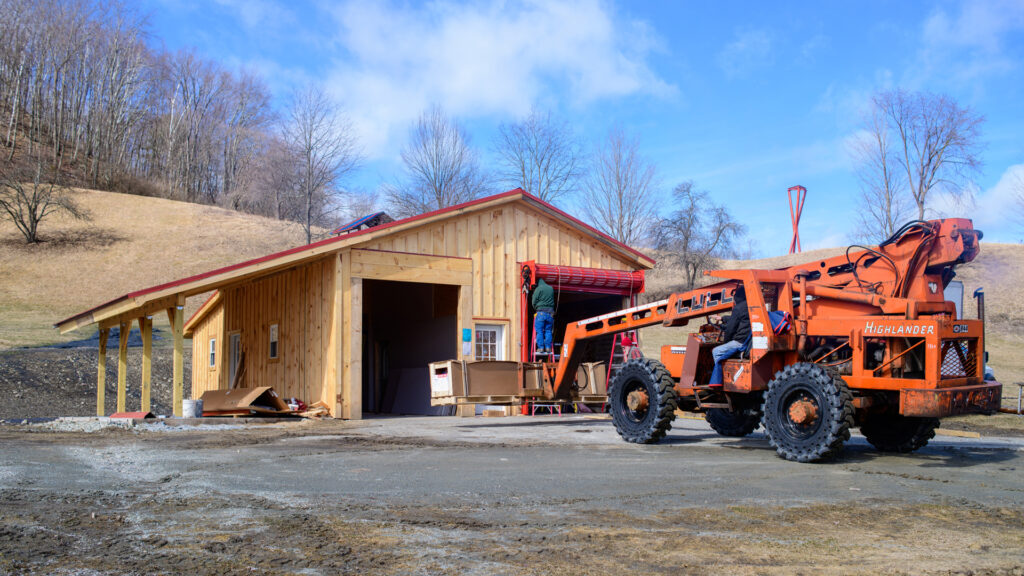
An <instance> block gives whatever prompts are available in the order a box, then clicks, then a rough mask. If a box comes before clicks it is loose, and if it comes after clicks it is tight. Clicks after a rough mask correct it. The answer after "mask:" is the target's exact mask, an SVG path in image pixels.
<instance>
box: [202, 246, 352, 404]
mask: <svg viewBox="0 0 1024 576" xmlns="http://www.w3.org/2000/svg"><path fill="white" fill-rule="evenodd" d="M334 262H335V258H333V257H330V258H325V259H322V260H318V261H316V262H312V263H310V264H306V265H303V266H299V267H297V268H293V269H290V270H286V271H283V272H279V273H276V274H273V275H271V276H267V277H265V278H260V279H257V280H253V281H250V282H246V283H244V284H241V285H238V286H234V287H230V288H226V289H224V290H222V300H221V305H220V308H219V309H218V311H217V312H214V313H211V314H210V315H209V316H208V317H207V318H206V319H204V320H203V321H202V322H201V323H200V324H199V325H197V326H196V329H195V332H194V334H195V337H194V340H193V345H192V346H193V354H194V355H195V356H193V357H195V358H205V354H206V353H207V352H206V348H204V347H206V346H208V344H207V340H208V338H209V336H208V335H207V333H208V332H210V331H212V330H219V332H220V336H219V337H218V339H219V340H222V341H223V342H222V344H221V345H219V346H218V348H219V349H220V358H219V359H218V361H217V363H218V369H217V370H216V371H209V370H205V371H204V370H203V369H202V367H199V368H200V369H198V370H197V369H193V377H192V382H193V384H192V385H193V394H202V392H203V391H205V390H210V389H217V388H220V389H226V388H227V387H228V385H229V382H228V374H229V373H230V370H229V367H228V366H227V364H226V362H227V361H228V343H227V336H226V335H227V334H231V333H232V332H235V331H238V332H239V333H240V334H241V345H242V351H243V352H244V354H245V360H244V362H245V374H244V376H243V381H242V383H241V384H242V386H244V387H256V386H273V387H274V390H275V391H277V393H278V394H279V395H281V396H282V397H285V398H290V397H295V398H299V399H301V400H303V401H305V402H307V403H313V402H317V401H323V402H327V401H328V397H329V396H333V390H334V389H333V381H332V380H331V378H332V377H334V375H335V374H336V371H335V370H336V367H335V366H334V364H335V363H336V360H335V355H334V354H332V353H331V351H332V350H333V348H332V345H333V340H332V338H331V328H332V326H334V323H333V315H334V282H335V274H334ZM220 317H222V318H223V320H222V321H220V320H218V318H220ZM271 324H277V325H278V358H277V360H271V359H270V325H271ZM220 325H222V328H218V326H220ZM200 353H201V354H203V356H198V354H200ZM203 366H205V364H204V365H203ZM197 390H198V392H197ZM328 405H333V399H332V400H331V402H330V403H328Z"/></svg>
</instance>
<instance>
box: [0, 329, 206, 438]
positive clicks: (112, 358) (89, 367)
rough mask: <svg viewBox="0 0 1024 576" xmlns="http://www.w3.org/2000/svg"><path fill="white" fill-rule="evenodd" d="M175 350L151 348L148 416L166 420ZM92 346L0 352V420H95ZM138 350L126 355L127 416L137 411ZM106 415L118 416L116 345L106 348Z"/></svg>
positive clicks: (188, 356) (188, 363)
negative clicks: (61, 417) (67, 417)
mask: <svg viewBox="0 0 1024 576" xmlns="http://www.w3.org/2000/svg"><path fill="white" fill-rule="evenodd" d="M173 353H174V349H173V348H172V347H171V346H168V345H166V343H164V342H158V344H156V345H154V347H153V368H152V374H153V382H152V384H151V386H150V410H151V411H152V412H153V413H154V414H170V413H171V412H172V410H171V395H172V392H173V391H172V389H171V373H172V364H171V363H172V361H173ZM97 354H98V352H97V349H96V346H95V345H93V346H90V347H81V348H18V349H12V350H3V351H0V419H15V418H47V417H57V416H95V415H96V359H97ZM191 373H192V348H191V347H190V346H186V347H185V398H190V397H191V396H190V394H189V393H190V390H191V382H192V378H191V376H190V374H191ZM141 374H142V349H141V348H129V349H128V390H127V400H126V403H127V406H126V408H127V409H128V410H129V411H135V410H139V409H140V407H141V405H142V400H141V397H140V393H141V391H140V389H139V382H140V378H141ZM106 388H107V391H106V413H107V414H112V413H114V412H115V411H116V410H117V343H116V341H114V340H111V344H109V345H108V348H107V386H106Z"/></svg>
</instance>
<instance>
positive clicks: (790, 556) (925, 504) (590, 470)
mask: <svg viewBox="0 0 1024 576" xmlns="http://www.w3.org/2000/svg"><path fill="white" fill-rule="evenodd" d="M77 422H80V423H84V422H86V420H79V421H77ZM167 424H171V423H170V422H169V423H165V424H163V425H161V424H146V425H145V426H142V427H131V428H124V429H112V428H106V429H102V430H99V431H97V432H93V433H83V432H75V433H72V432H52V431H48V430H49V429H48V428H47V427H46V426H45V425H42V424H40V425H31V426H11V425H8V426H0V446H2V447H3V448H2V449H0V574H67V575H71V574H75V575H78V574H195V575H205V574H273V575H278V574H281V575H283V574H387V575H391V574H452V575H455V574H459V575H462V574H508V575H526V574H565V575H569V574H595V575H613V574H614V575H618V574H625V573H644V574H740V575H754V574H815V575H817V574H824V575H834V574H915V575H916V574H924V575H950V574H960V575H967V574H972V575H978V576H981V575H989V576H991V575H1021V574H1024V548H1022V547H1021V542H1022V541H1024V489H1022V488H1021V483H1020V471H1021V470H1022V469H1024V441H1022V440H1020V439H1012V438H1010V439H1004V438H984V439H981V440H972V439H964V438H938V439H936V440H935V441H933V442H932V443H931V444H930V445H929V446H928V447H926V448H925V449H923V450H921V451H919V452H917V453H915V454H911V455H884V454H879V453H877V452H875V451H873V450H871V449H870V447H869V446H868V445H867V444H866V442H865V441H864V439H863V438H861V437H858V436H855V437H854V438H853V439H852V440H851V442H850V443H849V446H848V449H847V451H846V453H845V455H844V457H843V458H842V459H841V460H839V461H838V462H834V463H831V464H825V465H806V464H796V463H792V462H787V461H784V460H781V459H779V458H777V457H776V456H775V453H774V451H773V450H772V449H771V447H770V446H769V445H768V442H767V440H766V439H765V438H764V436H763V435H762V434H760V433H755V434H753V435H752V436H751V437H748V438H745V439H733V438H722V437H719V436H717V435H715V434H714V433H713V432H711V430H710V429H709V427H708V426H707V425H706V424H705V423H704V422H702V421H700V420H693V419H679V420H677V422H676V426H675V427H674V428H673V430H672V432H670V434H669V436H668V438H667V441H666V442H664V443H662V444H659V445H655V446H637V445H631V444H626V443H624V442H622V441H621V440H619V439H618V437H617V435H616V434H615V431H614V429H613V428H612V426H611V425H610V422H609V421H608V420H607V419H606V418H604V417H600V416H566V417H558V416H550V417H547V416H545V417H535V418H529V417H521V416H517V417H507V418H451V417H447V418H442V417H435V418H386V419H384V418H381V419H371V420H366V421H362V422H340V421H332V420H326V421H322V422H296V423H274V424H261V425H256V424H250V425H245V426H242V427H237V426H236V427H232V428H230V429H228V428H221V425H220V424H218V425H217V428H206V427H203V426H198V427H189V428H185V427H174V426H168V425H167ZM65 429H73V428H65Z"/></svg>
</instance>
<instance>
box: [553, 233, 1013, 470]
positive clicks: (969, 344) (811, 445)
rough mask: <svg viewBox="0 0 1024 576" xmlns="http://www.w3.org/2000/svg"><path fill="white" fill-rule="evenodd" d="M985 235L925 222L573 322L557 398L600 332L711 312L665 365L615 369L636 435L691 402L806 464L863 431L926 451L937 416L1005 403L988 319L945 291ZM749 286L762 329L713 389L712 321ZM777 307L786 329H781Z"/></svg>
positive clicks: (643, 436)
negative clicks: (987, 374) (991, 378)
mask: <svg viewBox="0 0 1024 576" xmlns="http://www.w3.org/2000/svg"><path fill="white" fill-rule="evenodd" d="M981 236H982V233H981V231H979V230H975V229H974V228H973V226H972V224H971V221H970V220H966V219H945V220H931V221H921V220H918V221H913V222H910V223H908V224H906V225H905V226H903V227H902V228H900V229H899V230H898V231H897V232H896V233H895V234H893V236H892V237H891V238H889V239H888V240H886V241H885V242H882V243H881V244H880V245H879V246H877V247H865V246H851V247H850V248H848V249H847V251H846V253H845V254H844V255H840V256H835V257H833V258H828V259H824V260H816V261H811V262H806V263H803V264H799V265H795V266H790V267H788V268H782V269H778V270H715V271H709V272H706V274H708V275H710V276H714V277H716V278H720V279H721V281H719V282H717V283H715V284H712V285H710V286H705V287H703V288H699V289H696V290H691V291H689V292H683V293H678V294H672V295H671V296H669V297H668V298H667V299H665V300H660V301H658V302H651V303H649V304H644V305H641V306H635V307H632V308H629V309H626V310H620V311H618V312H612V313H609V314H604V315H602V316H597V317H595V318H589V319H585V320H580V321H578V322H573V323H571V324H569V325H568V326H567V327H566V331H565V337H564V340H563V343H562V353H561V358H560V360H559V362H558V364H557V366H555V367H554V369H553V371H551V373H550V376H549V378H548V383H547V385H546V389H545V392H546V395H547V396H548V397H550V398H555V399H567V398H569V397H570V396H571V393H572V384H573V379H574V377H575V374H576V369H577V366H578V365H579V363H580V361H581V358H582V349H583V346H582V345H583V344H584V343H585V342H586V341H587V340H589V339H592V338H596V337H599V336H604V335H608V334H616V333H620V332H626V331H631V330H636V329H639V328H644V327H647V326H654V325H658V324H660V325H663V326H685V325H687V324H688V323H689V322H690V321H692V320H697V319H700V320H702V321H703V325H702V326H701V327H700V328H699V331H698V333H696V334H690V336H689V340H688V341H687V343H686V346H685V348H683V347H680V346H666V347H665V348H664V349H663V351H662V359H661V361H658V360H653V359H646V358H644V359H635V360H631V361H629V362H628V363H626V364H625V365H624V366H623V367H622V368H621V369H620V370H619V372H618V373H617V374H616V376H615V377H614V378H613V380H612V382H611V384H610V387H609V391H608V395H609V402H610V406H611V413H612V419H613V421H614V424H615V428H616V430H618V432H619V434H620V435H621V436H622V437H623V438H624V439H625V440H627V441H630V442H638V443H651V442H656V441H658V440H660V439H661V438H662V437H664V435H665V433H666V432H667V431H668V430H669V429H670V428H671V425H672V421H673V420H674V418H675V412H676V410H677V409H682V410H690V411H697V412H704V413H705V417H706V418H707V420H708V421H709V422H710V424H711V426H712V427H713V428H714V429H715V430H716V431H718V432H719V433H720V434H724V435H727V436H744V435H746V434H749V433H751V432H752V431H753V430H754V429H755V428H757V426H758V425H759V424H761V425H763V426H764V428H765V431H766V433H767V436H768V438H769V440H770V442H771V444H772V446H774V447H775V449H776V450H777V451H778V454H779V455H780V456H782V457H783V458H786V459H789V460H796V461H800V462H810V461H817V460H823V459H827V458H831V457H833V456H835V455H836V454H838V453H839V452H840V451H841V450H842V447H843V443H844V442H845V441H846V440H847V439H849V437H850V429H851V428H852V427H854V426H859V427H860V429H861V432H862V433H863V434H864V435H865V436H866V437H867V439H868V441H869V442H870V443H871V444H873V445H874V446H875V447H876V448H878V449H880V450H885V451H898V452H909V451H913V450H916V449H918V448H920V447H922V446H924V445H925V444H926V443H927V442H928V440H929V439H931V438H932V437H933V436H934V434H935V432H934V431H935V428H936V427H937V426H938V423H939V420H938V419H939V418H941V417H944V416H949V415H953V414H965V413H990V412H993V411H996V410H998V408H999V406H1000V402H1001V396H1002V386H1001V385H1000V384H999V383H997V382H987V381H985V380H984V357H985V355H984V350H985V330H984V320H983V318H979V319H977V320H965V319H963V318H959V317H958V316H957V311H956V307H955V305H954V303H953V302H948V301H946V300H945V297H944V295H943V289H944V288H945V286H946V285H947V284H948V283H949V282H950V280H951V279H952V278H953V276H954V275H955V272H954V269H955V268H956V266H958V265H960V264H964V263H967V262H970V261H971V260H973V259H974V258H975V256H977V254H978V249H979V240H980V239H981ZM740 285H742V286H744V288H745V292H746V295H747V306H748V311H749V315H750V323H751V334H752V336H751V338H750V340H749V342H748V346H747V351H746V352H744V353H743V354H742V355H741V356H740V357H738V358H734V359H729V360H726V361H725V362H724V366H723V367H724V385H723V386H721V387H711V386H708V385H707V382H708V380H709V376H710V374H711V371H712V368H713V365H714V362H713V360H712V358H711V349H712V348H713V347H714V346H716V345H717V344H718V343H719V342H718V339H719V338H720V334H721V326H720V325H719V324H713V323H710V322H708V317H709V316H711V315H718V314H721V313H726V312H728V311H729V310H731V309H732V307H733V298H732V293H733V291H734V290H735V288H737V287H738V286H740ZM981 309H983V306H979V310H981ZM772 312H775V314H772ZM779 312H785V313H787V314H788V318H789V319H790V320H791V325H790V326H789V327H788V329H787V328H783V327H778V329H775V328H773V319H774V318H776V317H778V316H779ZM783 316H784V315H783ZM666 366H667V367H666Z"/></svg>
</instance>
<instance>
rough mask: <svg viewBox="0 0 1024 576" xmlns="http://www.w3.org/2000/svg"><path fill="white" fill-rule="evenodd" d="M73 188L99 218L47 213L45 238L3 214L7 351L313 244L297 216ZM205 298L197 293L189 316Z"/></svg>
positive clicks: (0, 267) (2, 308) (1, 342)
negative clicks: (62, 323) (186, 282)
mask: <svg viewBox="0 0 1024 576" xmlns="http://www.w3.org/2000/svg"><path fill="white" fill-rule="evenodd" d="M73 194H74V197H75V199H76V200H77V201H78V202H80V203H81V205H82V206H84V207H85V208H86V209H88V210H89V212H90V213H91V215H92V220H90V221H80V220H74V219H72V218H68V217H60V216H58V217H53V218H52V219H48V220H45V221H43V224H42V225H41V231H42V233H41V235H42V237H43V238H44V240H45V241H44V242H42V243H40V244H38V245H27V244H25V243H24V241H23V240H22V238H21V236H20V235H19V234H18V232H17V231H16V229H15V228H14V226H13V224H11V223H10V222H9V221H6V220H3V221H0V349H3V348H10V347H15V346H34V345H40V344H46V343H52V342H57V341H62V340H73V339H78V338H83V337H85V336H88V334H87V333H86V331H81V332H72V333H71V334H69V335H66V336H63V337H62V336H60V335H59V334H58V333H57V330H56V329H54V328H53V324H54V322H57V321H58V320H61V319H63V318H66V317H68V316H71V315H72V314H75V313H78V312H81V311H83V310H86V309H88V308H91V307H93V306H96V305H98V304H102V303H104V302H107V301H109V300H111V299H114V298H117V297H118V296H121V295H123V294H126V293H128V292H131V291H133V290H138V289H141V288H146V287H149V286H154V285H157V284H161V283H164V282H169V281H172V280H176V279H179V278H184V277H187V276H191V275H193V274H197V273H200V272H204V271H207V270H211V269H214V268H218V267H221V266H225V265H228V264H233V263H236V262H240V261H243V260H247V259H250V258H255V257H258V256H263V255H265V254H269V253H272V252H276V251H278V250H283V249H286V248H289V247H292V246H297V245H299V244H302V243H304V242H305V236H304V234H303V233H302V229H301V227H300V226H298V225H297V224H294V223H291V222H281V221H278V220H272V219H267V218H261V217H258V216H251V215H248V214H241V213H239V212H234V211H231V210H225V209H222V208H216V207H212V206H201V205H198V204H189V203H185V202H175V201H173V200H164V199H160V198H146V197H141V196H130V195H125V194H117V193H112V192H98V191H93V190H75V191H74V193H73ZM201 303H202V299H201V298H199V297H197V298H192V299H190V301H189V308H188V309H187V310H186V314H190V313H191V312H192V310H194V309H195V307H197V306H198V305H199V304H201ZM155 321H156V322H157V323H158V324H160V323H166V318H163V317H162V316H157V317H156V318H155Z"/></svg>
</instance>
